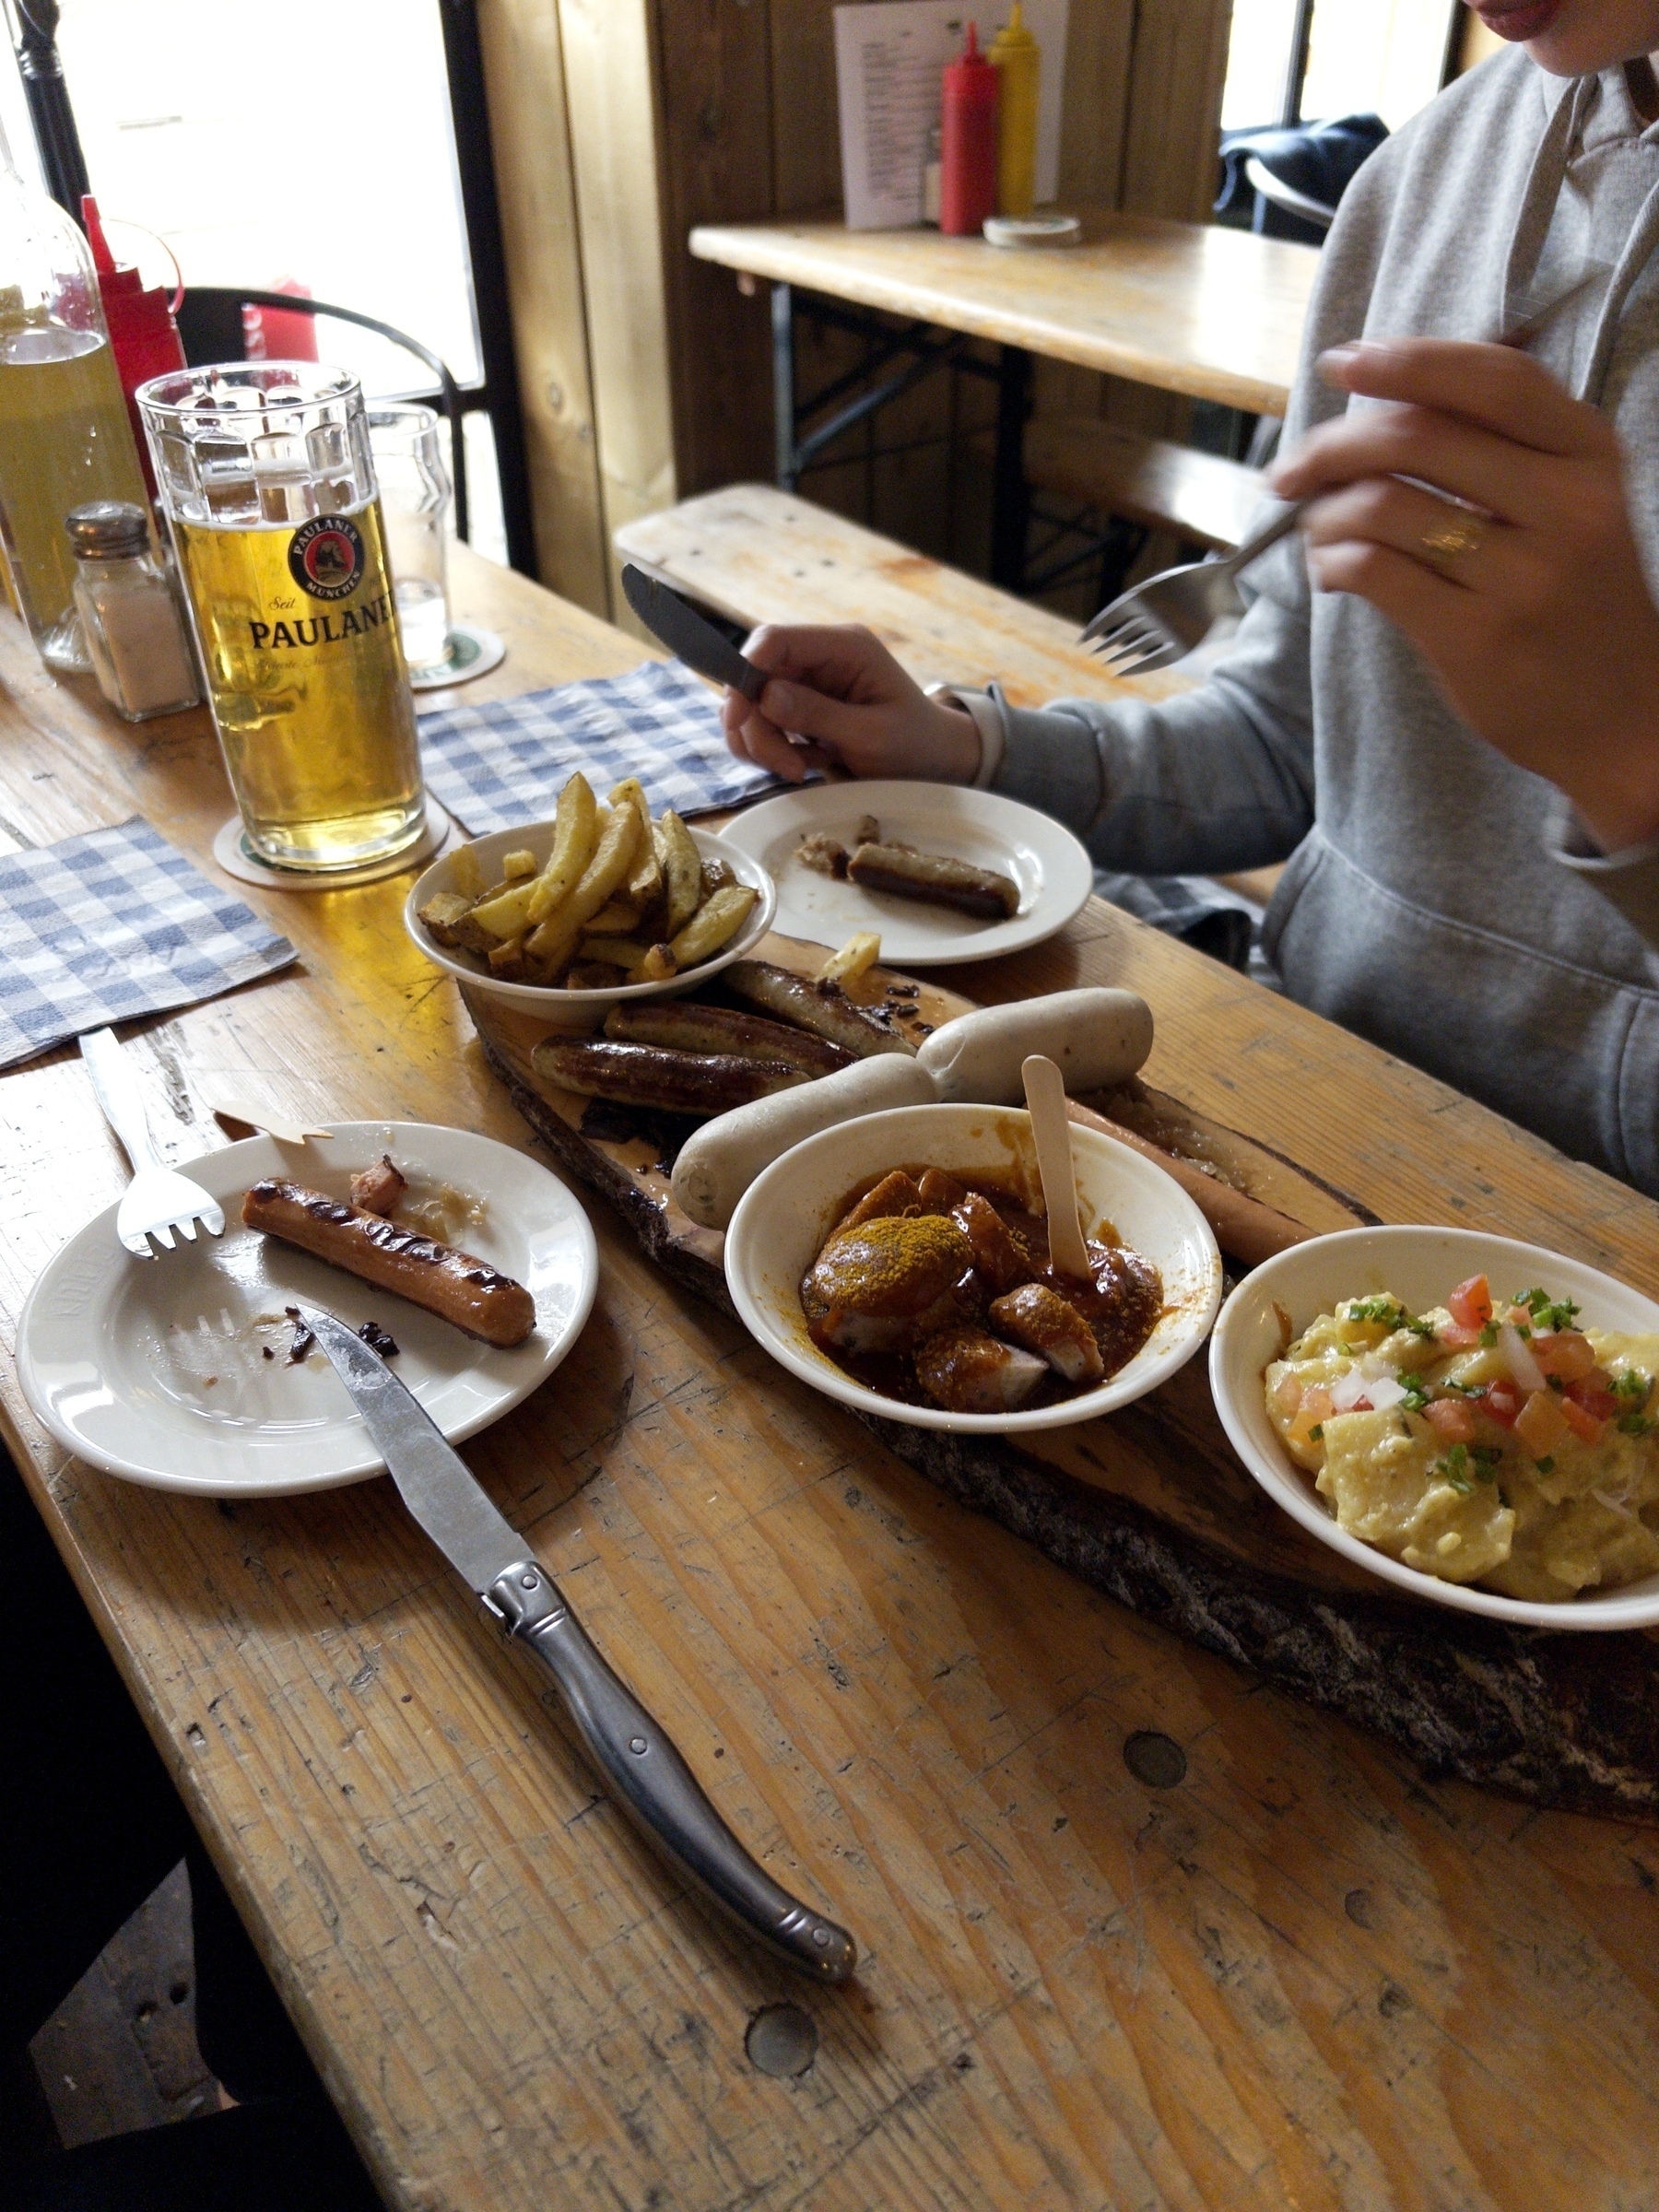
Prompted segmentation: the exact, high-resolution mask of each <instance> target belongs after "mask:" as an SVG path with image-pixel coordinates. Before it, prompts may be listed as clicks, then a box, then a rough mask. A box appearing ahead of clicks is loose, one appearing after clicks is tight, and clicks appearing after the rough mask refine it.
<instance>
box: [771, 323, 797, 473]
mask: <svg viewBox="0 0 1659 2212" xmlns="http://www.w3.org/2000/svg"><path fill="white" fill-rule="evenodd" d="M771 326H772V437H773V441H774V445H773V452H774V453H775V456H776V458H775V460H774V462H773V465H772V473H773V475H774V476H775V477H776V478H777V482H778V488H779V489H780V490H781V491H793V490H794V488H795V478H796V476H797V474H798V473H799V472H798V469H797V466H796V463H797V459H798V455H797V452H796V446H795V395H794V288H793V287H792V286H790V285H787V284H774V285H773V286H772V296H771Z"/></svg>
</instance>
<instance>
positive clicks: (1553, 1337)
mask: <svg viewBox="0 0 1659 2212" xmlns="http://www.w3.org/2000/svg"><path fill="white" fill-rule="evenodd" d="M1579 1321H1580V1315H1579V1309H1578V1308H1577V1307H1576V1306H1574V1305H1572V1304H1571V1302H1569V1301H1568V1300H1560V1299H1552V1298H1551V1297H1550V1296H1549V1294H1548V1293H1547V1291H1546V1290H1543V1289H1540V1288H1533V1289H1527V1290H1522V1291H1519V1292H1517V1293H1516V1294H1515V1295H1514V1296H1513V1297H1512V1298H1511V1299H1509V1300H1494V1299H1493V1296H1492V1292H1491V1288H1490V1286H1489V1285H1488V1281H1487V1278H1486V1277H1484V1276H1475V1277H1472V1278H1471V1279H1470V1280H1469V1281H1468V1282H1465V1283H1460V1284H1459V1285H1458V1286H1457V1288H1455V1289H1454V1290H1453V1291H1452V1292H1451V1294H1450V1295H1449V1297H1448V1298H1447V1300H1446V1302H1445V1304H1444V1305H1443V1306H1436V1307H1434V1308H1433V1309H1432V1310H1431V1311H1430V1312H1427V1313H1412V1312H1409V1311H1408V1310H1407V1309H1406V1306H1404V1305H1403V1304H1402V1303H1401V1301H1400V1300H1398V1299H1396V1298H1393V1297H1390V1296H1388V1295H1387V1294H1386V1293H1382V1294H1379V1295H1375V1296H1372V1297H1369V1298H1350V1299H1344V1300H1340V1301H1338V1303H1337V1306H1336V1310H1335V1312H1334V1313H1322V1314H1321V1315H1320V1316H1319V1318H1318V1320H1317V1321H1315V1322H1314V1323H1313V1324H1312V1326H1311V1327H1309V1328H1307V1329H1304V1330H1303V1332H1302V1334H1301V1335H1300V1336H1298V1337H1297V1338H1296V1339H1295V1341H1294V1342H1292V1343H1290V1344H1289V1345H1288V1347H1286V1350H1285V1353H1284V1356H1283V1357H1282V1358H1281V1359H1275V1360H1274V1361H1272V1362H1271V1363H1270V1365H1269V1366H1268V1368H1267V1369H1266V1371H1265V1375H1264V1377H1263V1386H1264V1388H1265V1392H1266V1397H1267V1411H1268V1415H1269V1417H1270V1418H1271V1419H1272V1421H1273V1424H1274V1427H1275V1428H1276V1429H1277V1431H1278V1433H1279V1435H1280V1436H1281V1437H1282V1438H1283V1440H1284V1442H1285V1445H1286V1448H1287V1449H1288V1452H1289V1453H1290V1454H1291V1456H1292V1457H1293V1458H1294V1459H1295V1460H1296V1462H1297V1464H1298V1465H1300V1466H1302V1467H1304V1468H1305V1469H1306V1470H1307V1472H1308V1473H1309V1474H1310V1475H1312V1477H1313V1478H1314V1483H1315V1486H1316V1488H1318V1489H1319V1491H1320V1492H1321V1494H1322V1495H1323V1496H1324V1498H1325V1500H1327V1502H1328V1503H1329V1504H1330V1506H1331V1507H1332V1509H1333V1510H1334V1512H1335V1516H1336V1520H1337V1524H1338V1525H1339V1526H1340V1527H1342V1528H1344V1529H1346V1530H1347V1531H1348V1533H1349V1534H1350V1535H1356V1536H1358V1537H1359V1538H1360V1539H1361V1541H1362V1542H1364V1543H1367V1544H1374V1545H1375V1546H1376V1547H1378V1549H1379V1550H1382V1551H1385V1552H1387V1553H1389V1555H1390V1556H1391V1557H1392V1558H1394V1559H1402V1560H1404V1561H1405V1563H1406V1566H1408V1567H1415V1568H1417V1569H1418V1570H1419V1571H1421V1572H1422V1573H1424V1574H1437V1575H1440V1576H1441V1577H1443V1578H1444V1579H1445V1580H1446V1581H1448V1582H1453V1583H1481V1584H1483V1585H1484V1586H1485V1587H1486V1588H1488V1589H1490V1590H1498V1591H1501V1592H1502V1593H1503V1594H1505V1595H1506V1596H1509V1597H1520V1598H1529V1599H1533V1600H1538V1599H1545V1600H1552V1599H1553V1600H1559V1601H1562V1602H1567V1601H1569V1600H1571V1599H1572V1598H1574V1597H1576V1596H1577V1595H1578V1594H1579V1593H1580V1592H1581V1591H1585V1590H1608V1589H1612V1588H1615V1587H1617V1585H1618V1584H1619V1583H1629V1582H1634V1581H1636V1580H1637V1579H1638V1578H1639V1577H1641V1576H1642V1575H1646V1574H1652V1573H1653V1572H1655V1571H1659V1390H1656V1389H1655V1377H1656V1376H1659V1335H1656V1336H1633V1335H1615V1334H1612V1333H1609V1332H1607V1331H1605V1330H1600V1329H1594V1328H1583V1327H1581V1326H1580V1325H1579Z"/></svg>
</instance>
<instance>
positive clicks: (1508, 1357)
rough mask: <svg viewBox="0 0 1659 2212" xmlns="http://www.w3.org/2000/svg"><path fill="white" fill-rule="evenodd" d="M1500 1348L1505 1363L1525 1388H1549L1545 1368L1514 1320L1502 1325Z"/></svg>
mask: <svg viewBox="0 0 1659 2212" xmlns="http://www.w3.org/2000/svg"><path fill="white" fill-rule="evenodd" d="M1498 1349H1499V1350H1500V1352H1501V1353H1502V1355H1503V1364H1504V1365H1505V1367H1507V1368H1508V1369H1509V1371H1510V1373H1511V1374H1512V1376H1513V1377H1514V1379H1515V1381H1516V1382H1518V1383H1519V1384H1520V1385H1521V1388H1522V1389H1523V1390H1525V1391H1534V1390H1547V1389H1548V1388H1549V1384H1548V1383H1547V1382H1546V1381H1545V1379H1544V1370H1543V1369H1542V1368H1541V1367H1540V1366H1539V1365H1538V1363H1537V1361H1536V1360H1535V1359H1534V1358H1533V1356H1532V1347H1530V1346H1529V1345H1528V1343H1527V1341H1526V1339H1525V1337H1524V1336H1523V1335H1522V1334H1521V1332H1520V1330H1519V1329H1518V1328H1516V1326H1515V1324H1514V1323H1513V1322H1512V1321H1506V1322H1504V1323H1503V1324H1502V1325H1501V1326H1500V1329H1499V1331H1498Z"/></svg>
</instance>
